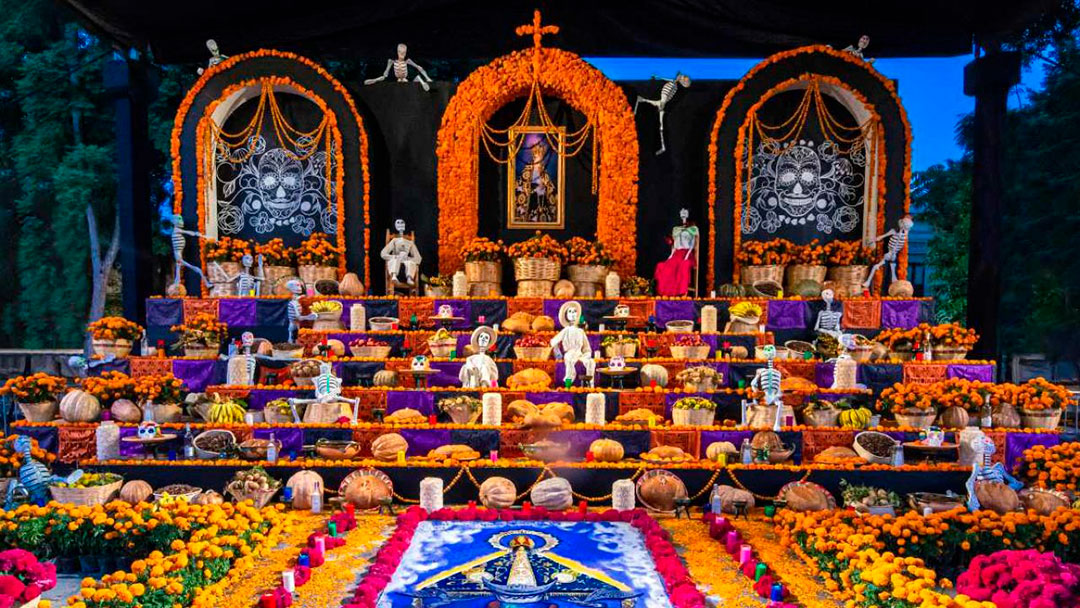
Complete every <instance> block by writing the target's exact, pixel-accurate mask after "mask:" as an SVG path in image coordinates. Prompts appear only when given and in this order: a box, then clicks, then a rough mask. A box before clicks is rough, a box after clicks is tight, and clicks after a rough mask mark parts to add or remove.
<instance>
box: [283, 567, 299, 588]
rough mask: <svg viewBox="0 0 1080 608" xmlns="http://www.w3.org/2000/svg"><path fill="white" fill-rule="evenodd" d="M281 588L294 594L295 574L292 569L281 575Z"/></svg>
mask: <svg viewBox="0 0 1080 608" xmlns="http://www.w3.org/2000/svg"><path fill="white" fill-rule="evenodd" d="M281 586H282V587H284V588H285V591H288V592H289V593H295V592H296V573H295V572H293V570H292V568H289V569H288V570H286V571H284V572H282V573H281Z"/></svg>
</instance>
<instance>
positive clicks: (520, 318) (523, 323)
mask: <svg viewBox="0 0 1080 608" xmlns="http://www.w3.org/2000/svg"><path fill="white" fill-rule="evenodd" d="M535 318H536V316H535V315H532V314H530V313H527V312H524V311H518V312H515V313H514V314H512V315H510V318H509V319H507V320H506V321H504V322H503V324H502V328H503V329H505V330H506V331H512V332H514V333H516V334H524V333H528V332H529V331H531V330H532V322H533V319H535Z"/></svg>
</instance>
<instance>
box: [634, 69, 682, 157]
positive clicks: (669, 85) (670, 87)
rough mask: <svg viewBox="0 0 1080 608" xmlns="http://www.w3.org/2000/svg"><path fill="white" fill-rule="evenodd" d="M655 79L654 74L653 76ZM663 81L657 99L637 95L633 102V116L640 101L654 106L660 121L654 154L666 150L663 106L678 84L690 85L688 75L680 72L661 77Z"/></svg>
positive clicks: (677, 87)
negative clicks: (672, 76)
mask: <svg viewBox="0 0 1080 608" xmlns="http://www.w3.org/2000/svg"><path fill="white" fill-rule="evenodd" d="M653 79H654V80H655V79H656V76H653ZM660 80H663V81H664V86H662V87H660V98H659V99H646V98H645V97H642V96H641V95H638V96H637V101H635V102H634V116H637V110H638V105H639V104H641V102H645V103H647V104H649V105H650V106H655V107H656V112H657V115H658V120H659V123H660V149H659V150H657V151H656V155H657V156H659V155H661V154H663V153H664V151H666V150H667V146H666V145H665V144H664V108H665V107H666V106H667V104H668V103H670V102H671V100H672V99H674V98H675V94H676V93H678V92H679V86H680V85H681V86H683V87H687V88H689V87H690V77H689V76H687V75H686V74H683V73H681V72H679V73H676V74H675V78H673V79H671V80H668V79H666V78H661V79H660Z"/></svg>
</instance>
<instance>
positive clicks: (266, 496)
mask: <svg viewBox="0 0 1080 608" xmlns="http://www.w3.org/2000/svg"><path fill="white" fill-rule="evenodd" d="M280 489H281V488H274V489H273V490H257V491H255V492H243V491H240V490H236V489H234V488H232V487H230V486H225V491H226V492H227V493H228V494H229V496H232V497H233V498H234V499H235V500H236V501H237V502H244V501H245V500H250V501H251V502H253V503H255V508H256V509H261V508H263V507H265V506H266V505H267V503H269V502H270V499H271V498H273V497H274V494H277V492H278V490H280Z"/></svg>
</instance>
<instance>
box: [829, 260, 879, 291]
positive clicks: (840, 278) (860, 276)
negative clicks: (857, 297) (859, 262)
mask: <svg viewBox="0 0 1080 608" xmlns="http://www.w3.org/2000/svg"><path fill="white" fill-rule="evenodd" d="M869 273H870V267H869V266H833V267H831V268H829V270H828V272H826V273H825V278H827V279H828V280H830V281H833V282H834V283H839V284H841V285H858V286H859V291H862V284H863V281H865V280H866V275H867V274H869Z"/></svg>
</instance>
